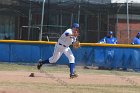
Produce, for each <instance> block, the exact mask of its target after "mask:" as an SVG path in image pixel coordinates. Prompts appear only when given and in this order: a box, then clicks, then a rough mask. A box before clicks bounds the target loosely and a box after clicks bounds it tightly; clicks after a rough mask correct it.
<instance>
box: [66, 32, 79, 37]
mask: <svg viewBox="0 0 140 93" xmlns="http://www.w3.org/2000/svg"><path fill="white" fill-rule="evenodd" d="M65 35H66V36H75V37H77V36H79V33H78V32H75V33H72V34H70V33H65Z"/></svg>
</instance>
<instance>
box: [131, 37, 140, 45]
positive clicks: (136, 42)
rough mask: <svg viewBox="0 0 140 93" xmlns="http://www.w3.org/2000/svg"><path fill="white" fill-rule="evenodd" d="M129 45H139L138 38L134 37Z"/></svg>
mask: <svg viewBox="0 0 140 93" xmlns="http://www.w3.org/2000/svg"><path fill="white" fill-rule="evenodd" d="M131 44H140V39H139V38H138V37H134V38H133V40H132V42H131Z"/></svg>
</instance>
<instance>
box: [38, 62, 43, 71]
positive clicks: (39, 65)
mask: <svg viewBox="0 0 140 93" xmlns="http://www.w3.org/2000/svg"><path fill="white" fill-rule="evenodd" d="M42 65H43V63H42V60H39V61H38V65H37V69H38V70H40V68H41V67H42Z"/></svg>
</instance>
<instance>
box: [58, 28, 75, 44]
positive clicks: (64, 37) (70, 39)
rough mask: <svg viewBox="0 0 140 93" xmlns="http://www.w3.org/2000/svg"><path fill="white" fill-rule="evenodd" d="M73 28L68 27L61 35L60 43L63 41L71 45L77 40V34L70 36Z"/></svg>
mask: <svg viewBox="0 0 140 93" xmlns="http://www.w3.org/2000/svg"><path fill="white" fill-rule="evenodd" d="M72 33H73V32H72V29H67V30H66V31H65V32H64V33H63V34H62V35H61V37H60V38H59V39H58V43H61V44H63V45H65V46H67V47H68V46H70V45H71V44H72V43H73V42H75V41H76V38H77V37H75V36H68V35H69V34H72Z"/></svg>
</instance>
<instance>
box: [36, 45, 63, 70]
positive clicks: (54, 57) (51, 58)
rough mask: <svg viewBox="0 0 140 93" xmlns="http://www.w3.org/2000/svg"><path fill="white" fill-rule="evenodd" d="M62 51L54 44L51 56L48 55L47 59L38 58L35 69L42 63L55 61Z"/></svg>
mask: <svg viewBox="0 0 140 93" xmlns="http://www.w3.org/2000/svg"><path fill="white" fill-rule="evenodd" d="M62 53H63V51H62V50H61V48H59V47H57V46H55V49H54V52H53V56H52V57H50V58H49V59H47V60H39V62H38V65H37V69H40V68H41V67H42V65H43V64H49V63H56V62H57V60H58V59H59V58H60V56H61V55H62Z"/></svg>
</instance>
